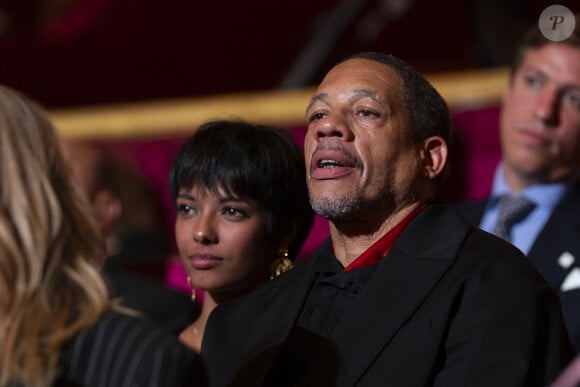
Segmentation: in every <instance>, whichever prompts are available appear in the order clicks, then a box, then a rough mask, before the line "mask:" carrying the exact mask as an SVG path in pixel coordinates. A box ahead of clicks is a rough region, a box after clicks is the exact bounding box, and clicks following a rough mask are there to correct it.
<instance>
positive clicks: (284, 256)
mask: <svg viewBox="0 0 580 387" xmlns="http://www.w3.org/2000/svg"><path fill="white" fill-rule="evenodd" d="M292 267H293V265H292V261H291V260H290V258H288V249H280V250H279V251H278V258H276V259H275V260H274V263H272V274H271V275H270V279H273V278H276V277H278V276H279V275H281V274H283V273H285V272H287V271H288V270H290V269H292Z"/></svg>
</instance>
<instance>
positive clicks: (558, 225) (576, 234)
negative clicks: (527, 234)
mask: <svg viewBox="0 0 580 387" xmlns="http://www.w3.org/2000/svg"><path fill="white" fill-rule="evenodd" d="M579 253H580V187H578V186H576V187H574V188H572V189H571V191H570V192H569V193H568V194H567V195H566V197H565V198H564V199H563V200H562V202H561V203H560V204H559V205H558V206H557V207H556V208H555V210H554V212H553V213H552V215H551V216H550V218H549V219H548V222H547V223H546V225H545V226H544V228H543V229H542V231H541V232H540V234H539V235H538V237H537V238H536V241H535V243H534V245H533V246H532V248H531V250H530V252H529V253H528V258H529V260H530V262H531V263H532V264H533V265H534V267H535V268H536V269H537V270H538V271H539V272H540V273H541V274H542V276H543V277H544V278H545V279H546V281H547V282H548V283H550V284H551V285H552V286H553V287H554V288H555V289H560V286H561V284H562V282H563V281H564V279H565V277H566V275H568V273H569V272H570V270H569V269H571V268H572V267H573V266H576V267H578V266H579V265H580V256H574V254H576V255H578V254H579ZM563 255H567V257H566V258H568V260H569V261H571V262H572V263H571V266H567V265H566V264H565V262H563V261H562V262H559V261H560V259H559V258H563Z"/></svg>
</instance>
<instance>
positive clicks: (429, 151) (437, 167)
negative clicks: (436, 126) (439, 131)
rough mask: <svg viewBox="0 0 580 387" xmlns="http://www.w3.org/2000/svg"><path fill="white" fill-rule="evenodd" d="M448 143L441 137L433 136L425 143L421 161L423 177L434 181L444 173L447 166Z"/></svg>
mask: <svg viewBox="0 0 580 387" xmlns="http://www.w3.org/2000/svg"><path fill="white" fill-rule="evenodd" d="M447 153H448V149H447V142H445V140H443V139H442V138H441V137H439V136H433V137H429V138H427V139H426V140H425V141H423V147H422V149H421V160H422V162H423V176H424V177H427V178H429V179H434V178H436V177H437V176H439V175H441V174H442V173H443V170H444V169H445V165H446V164H447Z"/></svg>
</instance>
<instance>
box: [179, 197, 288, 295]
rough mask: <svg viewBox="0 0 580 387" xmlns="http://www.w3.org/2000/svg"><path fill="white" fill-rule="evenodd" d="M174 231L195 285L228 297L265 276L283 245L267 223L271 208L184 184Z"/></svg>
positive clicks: (262, 279) (257, 283)
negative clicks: (268, 209) (275, 237)
mask: <svg viewBox="0 0 580 387" xmlns="http://www.w3.org/2000/svg"><path fill="white" fill-rule="evenodd" d="M176 202H177V218H176V221H175V235H176V241H177V246H178V248H179V253H180V255H181V257H182V259H183V261H184V264H185V266H186V269H187V271H188V273H189V275H190V278H191V283H192V286H193V287H195V288H196V289H200V290H206V291H208V292H210V293H211V294H212V295H213V296H214V298H218V299H225V298H231V297H236V296H238V295H241V294H243V293H246V292H248V291H250V290H252V289H254V288H255V287H256V286H258V285H259V284H261V283H262V282H264V281H266V280H267V279H268V278H269V276H270V268H271V265H272V262H273V260H274V259H275V258H276V254H277V252H278V249H279V247H281V246H278V245H277V243H276V242H275V241H274V240H272V237H271V233H270V232H269V229H268V217H269V216H268V213H267V212H266V210H265V209H264V208H262V207H261V206H260V205H258V204H256V203H255V202H252V201H248V200H244V199H243V198H240V197H231V196H227V195H225V193H224V191H223V190H220V191H219V194H218V195H216V194H213V193H212V192H211V191H209V190H207V189H199V188H197V187H195V186H194V187H193V188H192V189H189V190H188V189H183V188H182V189H180V190H179V192H178V196H177V201H176Z"/></svg>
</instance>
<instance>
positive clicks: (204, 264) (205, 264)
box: [189, 254, 223, 270]
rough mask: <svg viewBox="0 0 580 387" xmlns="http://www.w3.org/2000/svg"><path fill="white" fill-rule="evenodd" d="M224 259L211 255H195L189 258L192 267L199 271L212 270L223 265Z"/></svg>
mask: <svg viewBox="0 0 580 387" xmlns="http://www.w3.org/2000/svg"><path fill="white" fill-rule="evenodd" d="M222 261H223V259H221V258H219V257H216V256H214V255H210V254H193V255H190V256H189V262H190V263H191V267H192V268H194V269H197V270H208V269H212V268H214V267H216V266H218V265H220V264H221V262H222Z"/></svg>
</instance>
